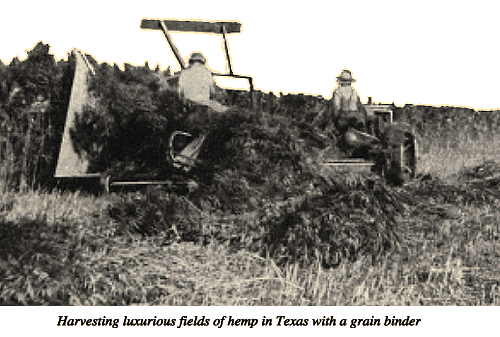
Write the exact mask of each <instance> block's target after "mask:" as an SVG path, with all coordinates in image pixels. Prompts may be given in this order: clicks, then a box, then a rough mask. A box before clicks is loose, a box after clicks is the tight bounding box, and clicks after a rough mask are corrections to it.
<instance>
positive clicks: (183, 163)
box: [174, 52, 228, 172]
mask: <svg viewBox="0 0 500 337" xmlns="http://www.w3.org/2000/svg"><path fill="white" fill-rule="evenodd" d="M206 62H207V61H206V58H205V56H203V54H201V53H199V52H193V53H192V54H191V56H190V57H189V67H188V68H186V69H183V70H182V71H181V74H180V76H179V95H180V96H181V98H183V99H185V100H186V103H187V104H190V103H191V102H194V103H195V104H194V106H192V108H191V109H189V110H190V113H189V115H188V116H186V122H187V125H189V126H190V132H192V131H195V132H197V133H198V136H197V138H195V139H194V140H193V141H192V142H191V143H189V144H188V145H187V146H186V147H185V148H184V149H183V150H182V151H181V152H180V154H179V155H178V156H177V157H176V161H177V163H175V164H174V165H175V166H176V167H177V168H180V167H182V168H183V169H184V170H185V171H186V172H187V171H189V170H191V168H192V167H193V166H194V164H195V162H196V160H197V158H198V156H199V154H200V151H201V148H202V145H203V144H204V143H205V140H206V138H207V136H208V135H209V133H210V131H212V130H213V129H214V128H215V127H216V126H217V125H218V124H219V122H220V117H221V115H222V113H223V112H225V111H226V110H227V109H228V107H226V106H224V105H222V104H220V103H219V102H216V101H214V100H213V99H212V98H213V97H214V96H215V88H216V85H215V81H214V79H213V77H212V71H211V70H210V69H209V68H208V67H207V66H206Z"/></svg>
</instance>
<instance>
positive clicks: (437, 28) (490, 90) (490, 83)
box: [0, 0, 500, 110]
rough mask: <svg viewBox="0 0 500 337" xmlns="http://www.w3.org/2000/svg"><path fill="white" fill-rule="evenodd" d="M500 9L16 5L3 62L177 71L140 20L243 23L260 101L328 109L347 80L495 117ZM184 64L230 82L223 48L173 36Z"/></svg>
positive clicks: (6, 7) (236, 66) (242, 63)
mask: <svg viewBox="0 0 500 337" xmlns="http://www.w3.org/2000/svg"><path fill="white" fill-rule="evenodd" d="M499 8H500V5H498V4H496V3H495V2H494V1H481V0H478V1H466V2H465V1H441V0H433V1H427V0H421V1H405V2H403V1H385V0H382V1H353V0H351V1H333V0H329V1H316V0H309V1H300V2H298V1H297V2H291V1H279V2H278V1H272V0H268V1H261V0H254V1H245V2H242V1H235V0H232V1H206V0H205V1H199V0H192V1H166V0H164V1H147V0H144V1H134V2H131V1H128V2H127V1H121V2H117V1H113V2H110V1H104V0H101V1H94V0H89V1H72V2H69V1H50V0H47V1H39V2H38V1H37V2H35V1H23V2H21V1H17V2H16V1H11V2H9V3H8V4H2V9H1V12H0V29H1V30H0V31H1V32H2V43H1V47H0V59H1V60H3V61H4V62H9V61H10V60H11V59H12V58H13V57H14V56H16V55H18V56H19V57H20V58H24V57H25V56H26V53H25V51H26V50H30V49H32V48H33V46H34V45H35V44H36V43H37V42H38V41H40V40H42V41H43V42H44V43H48V44H50V45H51V52H52V53H53V54H54V55H56V57H57V58H64V57H66V54H67V53H68V52H69V51H70V50H71V49H72V48H78V49H80V50H82V51H85V52H87V53H91V54H92V55H93V56H94V57H95V58H96V59H97V60H98V61H101V62H102V61H106V62H109V63H114V62H116V63H117V64H119V65H121V64H122V63H123V62H127V63H132V64H136V65H142V64H144V62H145V61H148V62H149V64H150V65H151V66H152V67H153V66H154V65H156V64H160V65H161V67H162V68H167V67H168V66H169V65H170V66H172V68H173V69H174V70H178V69H179V65H178V64H177V62H176V59H175V57H174V55H173V54H172V52H171V51H170V49H169V47H168V45H167V43H166V41H165V38H164V37H163V34H162V33H161V31H151V30H141V29H140V27H139V26H140V21H141V19H142V18H164V19H179V20H207V21H210V20H211V21H239V22H241V23H242V32H241V33H240V34H231V35H229V36H228V42H229V49H230V54H231V59H232V65H233V70H234V72H235V73H238V74H242V75H251V76H252V77H253V79H254V83H255V86H256V87H257V88H259V89H261V90H263V91H266V92H269V91H273V92H275V93H279V92H280V91H281V92H283V93H305V94H312V95H322V96H324V97H325V98H330V97H331V93H332V90H333V89H334V88H335V86H336V81H335V78H336V76H338V75H339V74H340V72H341V71H342V69H349V70H351V71H352V73H353V76H354V77H355V78H356V79H357V82H356V83H355V84H354V87H355V88H356V89H357V91H358V93H359V94H360V96H361V99H362V101H364V102H366V101H367V98H368V96H372V97H373V100H374V101H376V102H383V103H391V102H394V103H396V104H397V105H404V104H407V103H408V104H426V105H453V106H467V107H470V108H475V109H477V110H490V109H499V108H500V95H499V94H498V93H499V91H500V90H499V89H500V84H499V82H498V78H500V63H499V62H498V51H499V48H500V47H499V46H498V42H497V40H498V39H497V35H498V34H497V32H498V23H497V21H498V12H499V11H498V9H499ZM172 38H173V40H174V42H175V43H176V45H177V47H178V48H179V50H180V52H181V54H182V56H183V57H184V58H187V57H188V55H189V54H190V53H191V52H192V51H201V52H203V53H204V54H205V55H206V56H207V58H208V65H209V66H210V67H211V68H212V69H213V70H215V71H219V72H225V71H226V70H227V69H226V65H225V59H224V52H223V45H222V38H221V36H220V35H215V34H210V35H207V34H192V33H172Z"/></svg>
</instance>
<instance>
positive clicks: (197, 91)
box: [179, 63, 215, 104]
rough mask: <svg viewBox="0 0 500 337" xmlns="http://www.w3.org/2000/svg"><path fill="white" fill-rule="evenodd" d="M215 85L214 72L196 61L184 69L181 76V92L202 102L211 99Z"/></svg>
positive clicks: (205, 102) (184, 95)
mask: <svg viewBox="0 0 500 337" xmlns="http://www.w3.org/2000/svg"><path fill="white" fill-rule="evenodd" d="M214 86H215V81H214V79H213V77H212V72H211V71H210V69H208V68H207V67H206V66H204V65H203V64H200V63H194V64H193V65H191V66H190V67H189V68H187V69H184V70H183V71H181V74H180V76H179V94H180V95H181V96H183V97H184V98H187V99H189V100H192V101H195V102H198V103H201V104H207V103H208V102H209V101H210V94H211V93H212V92H213V91H214Z"/></svg>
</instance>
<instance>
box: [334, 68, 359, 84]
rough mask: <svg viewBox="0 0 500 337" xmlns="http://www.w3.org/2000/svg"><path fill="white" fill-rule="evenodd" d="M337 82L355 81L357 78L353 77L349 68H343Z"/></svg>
mask: <svg viewBox="0 0 500 337" xmlns="http://www.w3.org/2000/svg"><path fill="white" fill-rule="evenodd" d="M337 82H339V83H340V82H343V83H354V82H356V79H355V78H354V77H352V73H351V72H350V71H349V70H342V72H341V73H340V75H339V76H337Z"/></svg>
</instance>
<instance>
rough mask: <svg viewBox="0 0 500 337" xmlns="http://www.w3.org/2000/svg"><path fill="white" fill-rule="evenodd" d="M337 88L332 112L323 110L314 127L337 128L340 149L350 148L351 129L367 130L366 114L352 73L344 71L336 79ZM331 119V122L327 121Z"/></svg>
mask: <svg viewBox="0 0 500 337" xmlns="http://www.w3.org/2000/svg"><path fill="white" fill-rule="evenodd" d="M336 81H337V87H336V88H335V90H334V91H333V93H332V99H331V103H332V106H331V110H330V112H328V110H326V109H325V110H323V111H322V112H321V113H320V114H319V115H318V116H317V117H316V118H315V119H314V121H313V123H312V126H313V127H318V126H320V125H325V124H326V125H327V128H330V127H332V126H335V129H336V132H335V133H336V134H337V136H339V138H338V140H339V145H340V147H343V148H346V147H349V139H346V138H349V133H348V132H347V131H348V130H349V128H354V129H357V130H359V131H365V129H366V112H365V108H364V107H363V104H362V103H361V99H360V97H359V94H358V93H357V92H356V90H355V89H354V88H353V87H352V83H354V82H356V79H354V78H353V77H352V73H351V71H349V70H347V69H344V70H342V72H341V73H340V75H339V76H337V78H336ZM327 119H330V120H327Z"/></svg>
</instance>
